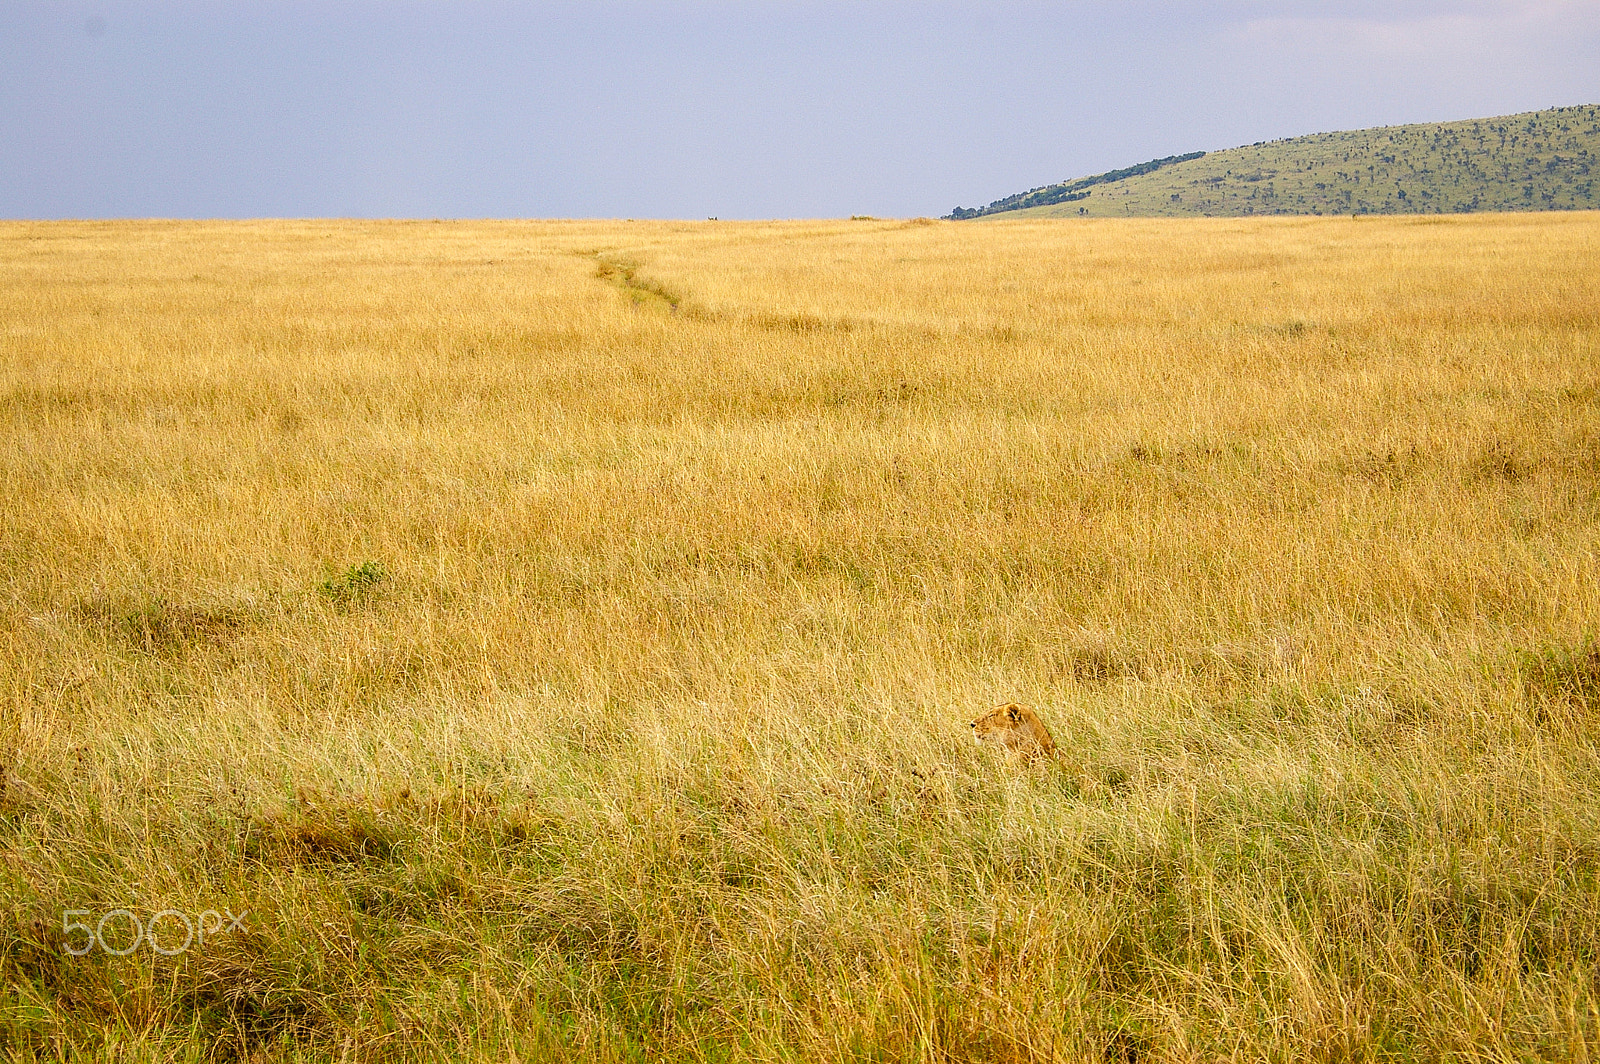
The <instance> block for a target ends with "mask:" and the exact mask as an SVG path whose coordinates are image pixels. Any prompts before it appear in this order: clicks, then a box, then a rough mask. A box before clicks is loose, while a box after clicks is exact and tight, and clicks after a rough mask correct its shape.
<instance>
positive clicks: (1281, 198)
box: [952, 106, 1600, 218]
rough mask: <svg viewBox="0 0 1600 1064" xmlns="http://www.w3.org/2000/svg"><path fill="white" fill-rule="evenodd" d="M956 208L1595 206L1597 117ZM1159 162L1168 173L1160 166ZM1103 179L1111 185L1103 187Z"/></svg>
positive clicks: (1191, 166) (1347, 135)
mask: <svg viewBox="0 0 1600 1064" xmlns="http://www.w3.org/2000/svg"><path fill="white" fill-rule="evenodd" d="M1196 154H1197V157H1191V156H1181V157H1174V158H1173V159H1172V160H1156V161H1155V163H1150V164H1145V166H1144V167H1132V168H1130V169H1131V170H1132V171H1142V172H1136V173H1128V174H1126V176H1124V174H1125V172H1124V171H1114V172H1113V173H1112V174H1108V175H1100V176H1098V177H1093V178H1081V179H1079V180H1077V181H1067V182H1063V183H1062V184H1059V185H1047V186H1045V187H1043V188H1038V189H1034V190H1032V191H1031V192H1028V193H1022V194H1019V195H1016V196H1009V197H1006V198H1004V199H1000V200H996V201H995V202H994V203H991V204H990V205H989V206H988V207H984V208H978V209H963V208H957V209H956V211H955V212H954V214H953V215H952V217H954V218H975V217H980V216H983V215H988V214H999V213H1012V212H1017V211H1025V212H1026V213H1027V214H1031V215H1038V216H1041V217H1053V216H1071V217H1095V218H1104V217H1194V216H1239V215H1257V214H1313V215H1315V214H1453V213H1464V212H1470V211H1531V210H1585V209H1593V208H1596V207H1600V191H1597V190H1596V187H1595V177H1594V174H1593V169H1594V167H1595V166H1596V165H1597V164H1600V107H1595V106H1585V107H1556V108H1552V109H1550V110H1548V111H1533V112H1529V113H1526V114H1518V115H1506V116H1503V117H1499V118H1481V119H1471V120H1468V121H1464V122H1437V123H1426V124H1422V125H1412V126H1387V127H1383V128H1379V129H1363V130H1355V131H1351V132H1342V133H1318V134H1314V135H1311V136H1305V137H1291V138H1288V139H1286V140H1274V141H1267V142H1263V143H1260V144H1253V145H1247V146H1245V147H1240V148H1232V149H1229V150H1227V151H1216V152H1207V153H1196ZM1156 163H1161V164H1165V165H1156ZM1106 178H1111V180H1106Z"/></svg>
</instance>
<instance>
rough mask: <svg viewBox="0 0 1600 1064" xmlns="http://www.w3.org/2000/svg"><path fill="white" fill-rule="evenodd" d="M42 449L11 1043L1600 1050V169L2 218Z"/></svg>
mask: <svg viewBox="0 0 1600 1064" xmlns="http://www.w3.org/2000/svg"><path fill="white" fill-rule="evenodd" d="M0 434H3V436H0V439H3V444H4V445H3V447H0V579H3V588H4V596H3V598H0V762H3V764H4V775H3V777H0V779H3V791H0V1058H3V1059H6V1060H24V1061H31V1060H56V1059H90V1058H102V1059H103V1058H115V1059H120V1060H202V1059H241V1060H251V1061H254V1060H335V1059H337V1060H352V1061H360V1060H382V1059H397V1058H411V1059H478V1060H512V1059H521V1060H525V1061H535V1060H538V1061H546V1060H563V1059H567V1060H584V1061H645V1060H651V1061H654V1060H763V1061H813V1060H816V1061H900V1060H906V1061H930V1062H931V1061H1053V1060H1062V1061H1094V1060H1108V1061H1122V1062H1135V1061H1138V1062H1151V1061H1189V1060H1195V1061H1199V1060H1216V1059H1224V1058H1226V1059H1237V1060H1276V1061H1295V1060H1437V1059H1445V1058H1449V1059H1465V1060H1505V1061H1510V1060H1539V1059H1542V1060H1550V1061H1578V1060H1586V1059H1593V1058H1594V1055H1595V1054H1596V1052H1597V1051H1600V650H1597V649H1596V643H1595V638H1596V635H1597V633H1600V555H1597V545H1600V536H1597V531H1600V216H1597V215H1595V214H1592V213H1560V214H1549V215H1521V216H1509V215H1485V216H1473V217H1462V218H1449V219H1426V220H1423V219H1416V218H1387V219H1376V218H1364V219H1360V220H1352V219H1348V218H1346V219H1292V220H1291V219H1252V220H1239V219H1231V220H1220V219H1218V220H1192V221H1176V220H1145V221H1137V220H1128V221H1086V222H1075V221H1053V220H1022V221H995V222H981V223H965V224H959V223H924V222H914V223H905V222H898V221H873V220H861V221H853V222H837V223H814V222H813V223H783V224H754V223H752V224H729V223H704V224H666V223H637V224H621V223H554V222H552V223H426V222H418V223H398V222H397V223H378V222H372V223H365V222H341V223H314V222H262V223H225V224H224V223H217V224H211V223H169V222H160V223H132V222H129V223H48V224H34V223H4V224H0ZM1010 699H1016V700H1019V701H1023V702H1027V703H1029V704H1031V705H1033V706H1035V707H1037V708H1038V710H1039V712H1040V714H1041V715H1042V716H1043V717H1044V718H1045V720H1046V721H1047V722H1048V723H1049V724H1050V726H1051V728H1052V730H1053V731H1054V733H1055V738H1056V740H1057V742H1058V743H1059V744H1060V746H1061V748H1062V755H1063V756H1062V759H1061V762H1060V763H1059V764H1042V765H1032V766H1030V765H1026V764H1022V763H1018V762H1015V761H1011V760H1007V759H1006V758H1005V757H1004V756H1003V755H1000V754H998V753H996V752H994V751H990V750H987V749H980V748H977V747H976V746H975V745H974V744H972V743H971V742H970V735H969V732H968V729H967V728H966V722H967V721H968V720H970V719H971V718H972V717H973V716H975V715H976V714H977V713H979V712H981V711H983V710H985V709H987V708H988V707H990V706H991V705H993V704H995V703H997V702H1000V701H1005V700H1010ZM116 910H127V911H128V914H129V915H127V916H123V915H109V914H114V912H115V911H116ZM166 910H171V911H173V912H175V913H177V914H193V915H194V916H196V917H198V914H201V913H203V912H206V911H208V910H209V911H218V912H221V911H228V912H230V913H231V914H233V915H237V916H239V917H240V922H239V924H238V926H232V927H228V928H225V929H217V928H213V929H212V933H210V935H209V937H206V938H205V939H204V941H200V942H192V943H190V944H189V946H188V948H186V949H179V948H178V946H179V945H181V944H182V942H181V940H182V938H183V935H182V927H181V926H180V923H179V921H178V919H177V917H175V916H168V917H165V918H164V919H163V920H162V921H156V920H154V919H153V918H154V917H155V914H157V913H161V912H163V911H166ZM69 913H71V914H77V915H71V916H69V915H67V914H69ZM132 918H138V919H140V920H141V922H142V923H150V924H152V925H153V928H152V932H151V934H152V935H153V936H154V938H155V940H156V944H157V945H159V946H161V947H162V949H163V950H165V951H166V952H161V951H158V950H155V949H152V948H150V940H149V939H145V940H143V941H141V940H140V939H138V938H137V937H136V936H135V934H134V929H133V927H132V925H131V923H130V920H131V919H132ZM106 920H109V922H105V923H102V921H106ZM74 922H77V923H85V924H86V925H87V926H89V927H91V928H93V927H97V926H98V927H99V928H100V930H101V939H100V941H99V942H95V941H93V940H87V941H86V939H85V937H84V936H85V934H86V932H84V931H83V930H81V929H74V928H68V927H67V925H68V924H70V923H74ZM154 925H158V927H157V926H154ZM130 943H132V948H131V949H130V951H129V952H128V953H127V954H126V955H125V956H119V955H116V954H114V953H113V952H111V950H113V949H115V950H119V951H120V950H122V949H123V948H124V947H126V946H128V945H129V944H130ZM85 945H87V946H89V947H90V948H89V949H88V952H87V953H85V954H84V955H82V956H76V955H74V954H73V952H72V951H75V950H79V949H81V948H83V947H84V946H85Z"/></svg>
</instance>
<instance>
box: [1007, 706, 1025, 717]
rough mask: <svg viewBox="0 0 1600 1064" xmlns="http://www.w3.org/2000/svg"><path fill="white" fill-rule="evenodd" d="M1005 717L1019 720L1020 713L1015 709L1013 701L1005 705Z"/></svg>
mask: <svg viewBox="0 0 1600 1064" xmlns="http://www.w3.org/2000/svg"><path fill="white" fill-rule="evenodd" d="M1006 719H1007V720H1011V721H1019V720H1021V719H1022V713H1021V712H1020V711H1019V710H1018V709H1017V707H1016V704H1015V703H1013V704H1011V705H1009V706H1007V707H1006Z"/></svg>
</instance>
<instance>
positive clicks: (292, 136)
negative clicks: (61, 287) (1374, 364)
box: [0, 0, 1600, 218]
mask: <svg viewBox="0 0 1600 1064" xmlns="http://www.w3.org/2000/svg"><path fill="white" fill-rule="evenodd" d="M1578 103H1600V0H1587V2H1532V0H1530V2H1512V0H1504V2H1501V0H1482V2H1468V0H1419V2H1410V3H1408V2H1405V0H1398V2H1393V0H1392V2H1387V3H1378V2H1370V3H1369V2H1363V0H1356V2H1352V3H1331V2H1318V0H1305V2H1268V0H1256V2H1251V0H1223V2H1215V3H1204V2H1199V0H1188V2H1186V0H1169V2H1163V3H1153V2H1142V0H1122V2H1114V0H1108V2H1098V0H1090V2H1064V3H1053V4H1050V3H1010V2H1006V0H973V2H965V0H962V2H956V0H951V2H944V3H939V2H933V3H902V2H893V0H885V2H874V0H858V2H853V3H826V2H817V0H792V2H772V3H711V2H707V3H695V2H687V0H686V2H682V3H665V2H661V3H651V2H615V3H610V2H590V3H565V2H555V3H508V2H497V0H481V2H479V0H449V2H445V0H411V2H405V0H399V2H383V3H379V2H349V0H319V2H295V0H252V2H245V0H209V2H185V0H172V2H158V0H151V2H144V3H140V2H109V3H76V2H35V0H0V217H8V218H60V217H151V216H161V217H265V216H361V217H545V218H548V217H618V218H622V217H634V218H704V217H707V216H711V215H716V216H719V217H722V218H772V217H780V218H781V217H836V216H843V215H849V214H878V215H889V216H907V215H918V214H944V213H947V212H948V211H949V210H950V209H951V208H952V207H955V206H957V205H958V204H959V205H963V206H976V205H981V204H983V203H987V202H989V201H990V200H992V199H996V198H998V197H1000V196H1003V195H1007V194H1010V193H1013V192H1018V191H1022V190H1025V189H1028V188H1032V187H1034V186H1037V185H1043V184H1048V183H1051V182H1054V181H1060V180H1063V179H1065V178H1068V177H1077V176H1083V175H1086V174H1092V173H1099V172H1101V171H1104V170H1108V169H1112V168H1115V167H1121V166H1127V165H1130V164H1133V163H1138V162H1143V161H1144V160H1147V159H1150V158H1154V157H1157V156H1162V155H1171V154H1175V153H1180V152H1187V151H1194V150H1197V149H1216V148H1228V147H1233V146H1236V145H1238V144H1244V143H1250V142H1253V141H1258V140H1266V139H1271V138H1275V137H1283V136H1293V135H1296V134H1301V133H1314V132H1321V131H1326V130H1335V129H1353V128H1360V127H1365V126H1374V125H1395V124H1401V123H1407V122H1429V121H1442V120H1449V119H1457V118H1472V117H1482V116H1487V115H1496V114H1508V113H1513V112H1517V111H1530V110H1537V109H1540V108H1545V107H1551V106H1555V105H1559V104H1578Z"/></svg>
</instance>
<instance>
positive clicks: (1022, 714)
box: [972, 702, 1056, 760]
mask: <svg viewBox="0 0 1600 1064" xmlns="http://www.w3.org/2000/svg"><path fill="white" fill-rule="evenodd" d="M972 737H973V738H974V739H976V740H977V741H978V742H980V743H995V744H997V745H999V746H1002V747H1004V748H1005V749H1006V750H1008V751H1010V752H1011V753H1014V754H1021V755H1022V756H1023V757H1025V758H1028V759H1029V760H1032V759H1033V758H1036V757H1041V756H1043V757H1055V756H1056V741H1055V740H1054V739H1052V738H1051V737H1050V729H1048V728H1046V727H1045V726H1044V721H1042V720H1040V719H1039V714H1037V713H1035V712H1034V711H1033V710H1032V709H1030V708H1028V707H1027V706H1023V705H1018V704H1017V703H1016V702H1007V703H1006V704H1005V705H1003V706H996V707H995V708H994V709H991V710H990V711H989V712H987V713H985V714H984V715H983V716H981V717H979V718H978V719H977V720H975V721H973V722H972Z"/></svg>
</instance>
